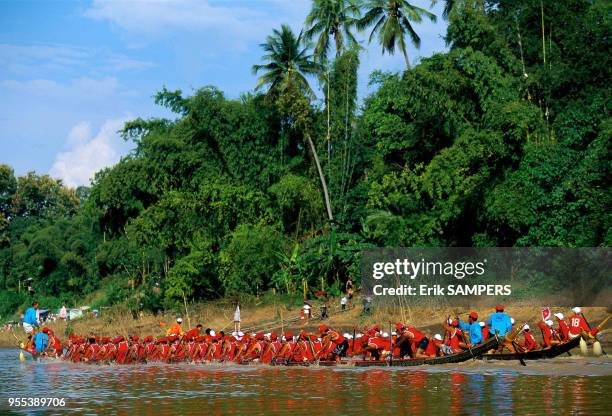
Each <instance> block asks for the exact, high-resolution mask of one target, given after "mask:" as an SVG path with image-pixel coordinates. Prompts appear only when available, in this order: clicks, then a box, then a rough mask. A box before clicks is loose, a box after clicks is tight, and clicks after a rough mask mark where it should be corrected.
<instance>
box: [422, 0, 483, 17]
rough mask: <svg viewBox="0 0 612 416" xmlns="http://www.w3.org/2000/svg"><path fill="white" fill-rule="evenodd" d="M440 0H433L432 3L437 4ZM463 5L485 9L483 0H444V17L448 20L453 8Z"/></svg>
mask: <svg viewBox="0 0 612 416" xmlns="http://www.w3.org/2000/svg"><path fill="white" fill-rule="evenodd" d="M437 2H438V0H432V1H431V5H432V6H433V5H435V4H436V3H437ZM463 7H470V8H472V9H475V10H478V9H480V10H483V11H484V9H485V4H484V1H483V0H444V10H443V11H442V17H444V18H445V19H447V20H448V17H449V16H450V14H451V12H452V11H453V10H457V9H459V8H463Z"/></svg>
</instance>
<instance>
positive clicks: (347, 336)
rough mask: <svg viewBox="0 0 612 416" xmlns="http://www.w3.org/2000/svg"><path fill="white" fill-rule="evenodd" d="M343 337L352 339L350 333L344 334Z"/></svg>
mask: <svg viewBox="0 0 612 416" xmlns="http://www.w3.org/2000/svg"><path fill="white" fill-rule="evenodd" d="M342 336H343V337H344V338H350V337H351V334H349V333H348V332H345V333H344V334H342Z"/></svg>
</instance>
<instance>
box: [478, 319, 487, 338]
mask: <svg viewBox="0 0 612 416" xmlns="http://www.w3.org/2000/svg"><path fill="white" fill-rule="evenodd" d="M478 325H480V328H481V330H482V339H483V340H484V341H486V340H487V339H488V338H489V331H490V328H489V327H488V326H487V324H485V323H484V322H483V321H480V322H478ZM484 341H483V342H484Z"/></svg>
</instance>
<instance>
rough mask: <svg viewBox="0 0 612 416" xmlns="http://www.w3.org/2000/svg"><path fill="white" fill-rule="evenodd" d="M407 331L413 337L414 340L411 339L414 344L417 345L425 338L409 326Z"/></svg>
mask: <svg viewBox="0 0 612 416" xmlns="http://www.w3.org/2000/svg"><path fill="white" fill-rule="evenodd" d="M407 331H408V332H410V333H411V334H412V335H413V336H414V338H412V342H414V343H415V344H418V343H419V342H421V341H422V340H423V338H425V334H423V333H422V332H421V331H419V330H418V329H416V328H413V327H411V326H409V327H408V329H407Z"/></svg>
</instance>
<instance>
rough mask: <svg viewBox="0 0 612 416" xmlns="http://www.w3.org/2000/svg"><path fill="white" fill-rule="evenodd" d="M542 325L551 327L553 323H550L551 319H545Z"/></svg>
mask: <svg viewBox="0 0 612 416" xmlns="http://www.w3.org/2000/svg"><path fill="white" fill-rule="evenodd" d="M544 323H545V324H546V325H548V326H553V325H554V324H555V323H554V322H553V321H552V319H547V320H546V321H544Z"/></svg>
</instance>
